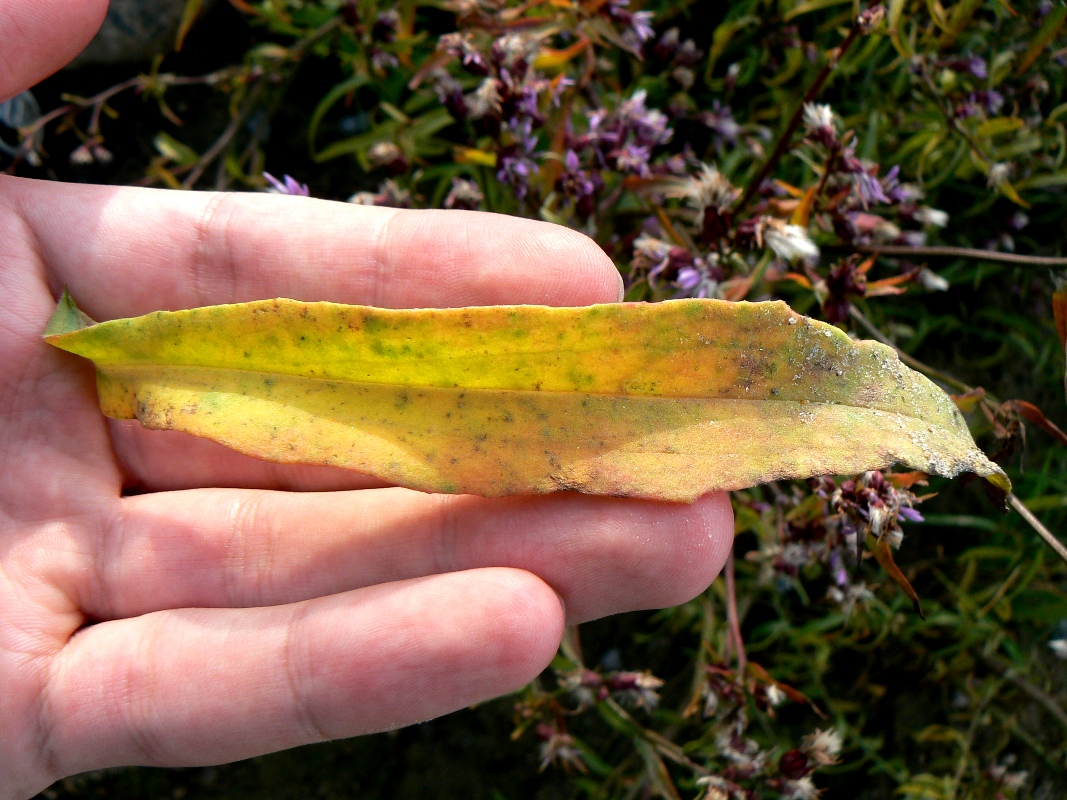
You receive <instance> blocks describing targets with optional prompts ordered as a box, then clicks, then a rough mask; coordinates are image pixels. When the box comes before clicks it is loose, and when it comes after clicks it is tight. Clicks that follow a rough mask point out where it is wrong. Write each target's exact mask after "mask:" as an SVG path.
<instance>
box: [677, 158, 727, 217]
mask: <svg viewBox="0 0 1067 800" xmlns="http://www.w3.org/2000/svg"><path fill="white" fill-rule="evenodd" d="M740 193H741V192H740V190H739V189H738V188H737V187H736V186H734V185H733V184H732V183H730V181H729V180H728V179H727V178H726V176H725V175H723V174H722V173H721V172H719V169H718V167H716V166H715V165H714V164H701V165H700V172H699V173H698V174H697V175H694V176H693V177H692V178H691V179H690V181H689V185H688V186H686V188H685V194H684V197H685V200H686V202H687V203H688V204H689V205H690V206H692V207H693V208H696V209H700V210H701V211H703V210H704V209H706V208H712V209H714V210H715V211H717V212H719V213H720V214H722V213H723V212H725V211H729V210H730V207H731V206H732V205H733V204H734V202H735V201H736V200H737V197H738V195H740Z"/></svg>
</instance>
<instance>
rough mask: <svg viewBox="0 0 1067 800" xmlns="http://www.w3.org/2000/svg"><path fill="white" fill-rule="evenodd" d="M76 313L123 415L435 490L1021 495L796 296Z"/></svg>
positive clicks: (62, 316) (912, 384) (102, 388)
mask: <svg viewBox="0 0 1067 800" xmlns="http://www.w3.org/2000/svg"><path fill="white" fill-rule="evenodd" d="M75 311H76V309H75V308H74V306H73V303H70V302H69V300H64V301H63V302H61V303H60V308H59V309H58V310H57V312H56V316H55V317H54V318H53V321H52V323H50V325H49V328H48V334H47V336H46V338H47V340H48V341H49V342H50V343H51V344H53V345H55V346H57V347H60V348H62V349H64V350H69V351H71V352H73V353H77V354H79V355H82V356H85V357H86V358H90V359H92V360H93V361H94V362H96V365H97V385H98V390H99V394H100V403H101V408H102V409H103V411H104V413H105V414H107V415H108V416H110V417H115V418H119V419H138V420H140V421H141V423H142V424H143V425H145V427H148V428H156V429H168V430H179V431H185V432H188V433H192V434H195V435H197V436H204V437H207V438H209V439H214V440H215V441H218V442H222V443H223V444H225V445H228V446H230V447H232V448H234V449H236V450H239V451H241V452H244V453H248V454H251V455H253V456H257V457H260V458H265V459H270V460H273V461H280V462H288V463H308V464H332V465H337V466H342V467H347V468H351V469H357V470H360V471H362V472H365V473H369V474H372V475H375V476H378V477H380V478H382V479H384V480H387V481H391V482H394V483H398V484H401V485H404V486H409V487H412V488H417V489H423V490H426V491H436V492H461V493H471V494H480V495H485V496H499V495H505V494H520V493H542V492H551V491H556V490H561V489H571V490H577V491H582V492H588V493H593V494H613V495H624V496H633V497H645V498H655V499H662V500H682V501H692V500H694V499H695V498H697V497H699V496H700V495H702V494H704V493H706V492H709V491H712V490H718V489H738V488H742V487H745V486H751V485H753V484H757V483H760V482H763V481H768V480H775V479H782V478H799V477H807V476H812V475H824V474H843V473H856V472H862V471H864V470H869V469H881V468H884V467H888V466H889V465H891V464H893V463H894V462H898V461H899V462H903V463H904V464H906V465H907V466H908V467H910V468H912V469H917V470H922V471H923V472H930V473H938V474H941V475H947V476H954V475H957V474H959V473H961V472H974V473H977V474H979V475H981V476H984V477H986V478H988V479H989V480H990V481H992V482H993V483H995V484H996V485H997V486H999V487H1001V488H1002V489H1003V490H1004V491H1007V490H1008V488H1009V487H1010V484H1009V482H1008V480H1007V477H1006V476H1005V475H1004V473H1003V472H1002V471H1001V470H1000V468H999V467H997V466H996V465H995V464H993V463H992V462H990V461H989V460H988V459H987V458H986V457H985V456H984V455H983V454H982V453H981V452H980V451H979V450H978V449H977V448H976V447H975V445H974V442H973V440H972V439H971V435H970V433H969V431H968V430H967V426H966V423H965V422H964V420H963V417H962V416H961V415H960V413H959V411H958V410H957V408H956V406H955V405H953V403H952V400H951V399H949V397H948V395H946V394H945V393H944V392H942V391H941V390H940V389H939V388H938V387H937V386H935V385H934V384H933V383H931V382H930V381H929V380H927V379H926V378H925V377H923V376H921V375H919V374H918V373H916V372H913V371H911V370H909V369H907V368H906V367H904V366H903V365H902V364H901V363H900V361H899V360H898V358H897V356H896V353H895V352H894V351H893V350H892V349H891V348H888V347H886V346H884V345H881V344H878V343H876V342H855V341H852V340H851V339H850V338H849V337H848V336H847V335H845V333H844V332H843V331H841V330H839V329H837V328H834V327H832V326H830V325H827V324H825V323H821V322H817V321H814V320H811V319H808V318H806V317H803V316H801V315H799V314H796V313H795V312H793V311H792V310H791V309H790V308H789V307H788V306H787V305H786V304H785V303H782V302H769V303H729V302H724V301H720V300H678V301H672V302H667V303H659V304H643V303H625V304H618V305H597V306H589V307H585V308H547V307H544V306H491V307H483V308H459V309H423V310H403V311H395V310H386V309H377V308H367V307H363V306H344V305H337V304H334V303H302V302H297V301H294V300H266V301H259V302H254V303H243V304H238V305H224V306H211V307H207V308H197V309H190V310H187V311H175V312H157V313H154V314H148V315H147V316H144V317H137V318H134V319H122V320H114V321H111V322H103V323H100V324H88V322H87V320H86V318H84V316H78V314H76V313H75ZM79 313H80V312H79Z"/></svg>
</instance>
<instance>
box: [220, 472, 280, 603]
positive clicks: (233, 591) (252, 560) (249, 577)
mask: <svg viewBox="0 0 1067 800" xmlns="http://www.w3.org/2000/svg"><path fill="white" fill-rule="evenodd" d="M264 499H265V495H264V494H263V493H261V492H241V493H240V494H239V495H238V496H237V498H236V499H235V500H234V502H233V509H232V510H231V511H230V514H229V521H230V522H229V534H230V535H229V537H228V539H227V544H226V560H227V563H226V564H225V565H224V566H223V569H222V573H223V576H224V577H223V581H224V583H225V589H224V591H225V594H226V599H227V602H226V605H227V606H228V607H229V608H240V607H241V606H249V605H257V606H258V605H272V603H270V602H264V601H267V600H269V599H270V592H269V591H268V590H266V589H265V587H264V584H265V582H266V581H265V580H264V576H269V575H270V574H271V573H272V571H273V570H274V544H273V539H272V538H271V537H270V536H269V535H268V537H267V540H266V541H265V542H264V543H263V546H262V547H255V546H254V544H253V543H254V542H257V541H259V540H260V539H261V538H262V537H261V536H260V535H259V534H260V533H262V532H261V531H259V530H258V527H259V519H260V510H261V505H262V503H263V501H264ZM235 562H236V564H235ZM249 585H251V587H252V589H251V591H249V589H248V586H249Z"/></svg>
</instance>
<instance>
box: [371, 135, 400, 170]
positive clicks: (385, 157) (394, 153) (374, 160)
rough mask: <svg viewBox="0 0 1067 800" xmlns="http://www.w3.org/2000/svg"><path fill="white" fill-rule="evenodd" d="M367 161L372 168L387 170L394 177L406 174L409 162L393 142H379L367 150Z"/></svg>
mask: <svg viewBox="0 0 1067 800" xmlns="http://www.w3.org/2000/svg"><path fill="white" fill-rule="evenodd" d="M367 161H368V162H369V163H370V165H371V167H372V168H375V169H386V170H388V171H389V172H390V173H392V174H393V175H399V174H400V173H402V172H406V171H407V168H408V160H407V159H406V158H404V153H403V152H402V151H401V149H400V148H399V147H397V146H396V145H395V144H393V143H392V142H378V143H377V144H374V145H372V146H371V147H370V149H368V150H367Z"/></svg>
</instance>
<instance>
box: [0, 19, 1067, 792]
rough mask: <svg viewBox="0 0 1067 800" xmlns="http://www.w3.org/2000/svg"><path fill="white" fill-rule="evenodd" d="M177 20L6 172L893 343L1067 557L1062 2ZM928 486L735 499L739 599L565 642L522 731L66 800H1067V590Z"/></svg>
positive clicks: (185, 775)
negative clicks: (724, 305)
mask: <svg viewBox="0 0 1067 800" xmlns="http://www.w3.org/2000/svg"><path fill="white" fill-rule="evenodd" d="M184 11H185V16H184V17H183V19H182V26H181V31H180V32H179V34H178V37H177V38H178V39H179V40H180V49H178V48H177V47H176V45H175V41H174V39H171V40H169V44H168V45H167V46H166V47H165V48H163V49H162V50H161V52H159V53H158V55H157V56H156V58H155V59H154V60H152V61H142V62H137V63H133V64H119V65H111V66H108V65H99V64H96V65H92V64H90V65H84V64H83V65H81V66H77V67H75V68H73V69H70V70H67V71H64V72H61V73H59V74H58V75H56V76H54V77H52V78H50V79H48V80H47V81H45V82H44V83H42V84H41V85H40V86H38V87H35V88H34V89H33V90H32V94H31V95H23V96H21V97H20V98H17V99H16V100H15V101H12V102H8V103H5V104H3V105H2V106H0V123H2V124H3V126H4V127H0V139H2V140H3V142H4V144H3V145H2V146H0V149H2V150H3V153H4V154H3V155H0V159H2V161H0V167H3V168H6V169H7V170H8V171H9V172H14V173H16V174H21V175H29V176H37V177H47V178H51V179H58V180H69V181H92V182H111V183H127V184H141V185H153V186H169V187H172V188H176V189H178V188H192V187H196V188H218V189H230V190H246V191H265V190H274V191H279V190H280V191H287V192H290V193H298V194H300V193H310V194H312V195H314V196H317V197H325V198H331V199H336V200H342V201H344V200H350V201H352V202H361V203H373V204H379V205H395V206H407V207H440V206H446V207H461V208H481V209H485V210H489V211H496V212H503V213H510V214H523V215H528V216H534V217H540V218H543V219H547V220H550V221H553V222H558V223H560V224H565V225H570V226H572V227H575V228H578V229H580V230H582V231H584V232H586V233H588V234H589V235H591V236H592V237H594V238H595V239H596V240H597V241H598V242H599V243H600V244H601V245H602V246H603V247H604V249H605V250H606V251H607V252H608V253H609V255H611V256H612V257H613V258H614V259H615V261H616V263H617V264H618V266H619V269H620V270H621V271H622V273H623V275H624V277H625V278H626V280H627V285H628V287H629V294H628V297H629V299H635V300H637V299H642V300H661V299H665V298H669V297H680V296H712V297H722V298H726V299H730V300H740V299H749V300H754V299H766V298H771V297H780V298H783V299H786V300H787V301H789V302H790V303H791V304H792V305H793V307H794V308H796V309H797V310H799V311H802V312H804V313H808V314H812V315H814V316H818V317H821V318H824V319H827V320H829V321H831V322H834V323H836V324H839V325H841V326H842V327H844V328H845V329H847V330H848V331H850V332H854V333H855V334H856V335H858V336H861V337H865V338H870V337H878V338H882V339H883V340H885V341H887V342H889V343H891V344H893V345H894V346H895V347H897V348H899V350H900V351H901V352H902V353H903V354H904V357H905V358H907V359H910V362H909V363H911V364H912V365H913V366H915V367H916V368H918V369H920V370H921V371H924V372H925V373H926V374H927V375H929V376H930V377H932V378H933V379H935V380H936V381H938V382H939V383H941V385H943V386H944V387H945V388H946V389H947V390H949V391H951V392H953V393H954V394H955V395H956V396H957V398H958V404H959V405H960V407H961V409H962V410H964V411H965V412H966V413H967V416H968V419H969V421H970V422H971V424H972V428H973V431H974V433H975V435H976V437H977V439H978V441H979V443H980V445H982V446H983V447H984V449H985V450H986V452H987V453H989V454H990V455H991V456H992V457H994V458H995V459H996V460H998V461H999V462H1000V463H1001V464H1002V466H1003V467H1004V468H1005V469H1006V470H1007V471H1008V472H1009V474H1010V475H1011V478H1012V481H1013V482H1014V484H1015V493H1016V495H1017V498H1018V505H1020V506H1024V507H1025V508H1027V509H1029V510H1031V511H1032V512H1033V513H1034V514H1036V516H1037V517H1038V518H1039V519H1040V520H1041V521H1042V522H1043V523H1044V525H1045V526H1047V527H1048V528H1050V529H1051V530H1053V531H1056V530H1058V529H1060V528H1062V527H1063V524H1064V522H1065V520H1067V514H1065V511H1067V470H1065V467H1067V449H1065V447H1064V444H1065V443H1067V437H1065V436H1064V435H1063V434H1062V433H1061V432H1059V429H1058V428H1056V427H1055V424H1054V423H1055V422H1056V421H1059V422H1061V423H1062V422H1063V421H1064V417H1065V414H1064V401H1065V397H1064V361H1065V358H1064V356H1065V351H1064V340H1063V335H1064V333H1065V327H1067V322H1065V321H1064V320H1065V319H1067V317H1065V315H1064V313H1063V310H1064V309H1065V308H1067V295H1065V294H1064V293H1062V292H1057V290H1058V289H1059V288H1060V277H1059V276H1060V273H1059V272H1057V270H1063V269H1065V268H1067V262H1065V261H1064V259H1063V258H1062V257H1061V256H1062V255H1063V251H1064V247H1065V244H1067V239H1065V235H1064V219H1065V215H1067V164H1065V157H1067V102H1065V99H1067V98H1065V93H1064V83H1065V65H1067V27H1065V25H1064V23H1065V21H1067V7H1065V6H1064V4H1063V2H1062V0H1041V1H1040V2H1021V0H956V2H955V3H949V2H946V3H943V2H941V0H890V2H888V3H887V4H886V5H884V6H882V5H871V6H868V5H866V4H864V3H856V2H853V1H852V0H735V1H734V2H730V3H723V2H710V0H695V1H693V2H689V1H688V0H673V1H670V2H668V1H667V0H647V2H645V3H644V4H640V2H639V0H633V4H632V5H630V4H628V3H627V0H523V2H519V1H518V0H399V2H389V1H388V0H383V1H382V2H378V0H229V1H228V2H225V1H222V2H218V3H215V4H210V3H207V4H202V3H201V2H199V0H189V2H187V3H186V4H185V7H184ZM805 103H808V104H809V106H808V107H807V110H806V112H805V109H804V104H805ZM822 104H825V106H824V105H822ZM42 111H43V113H42ZM265 172H266V173H270V175H271V176H272V177H275V178H276V180H273V181H271V180H270V179H268V178H267V177H265V174H264V173H265ZM284 176H291V177H290V178H289V179H288V180H286V178H285V177H284ZM944 247H957V248H969V250H965V251H946V250H944V249H943V248H944ZM816 248H817V249H818V251H819V255H818V256H816V255H815V252H816ZM893 248H896V249H895V250H893ZM1012 254H1014V255H1015V256H1017V258H1016V259H1015V260H1014V261H1011V260H1005V259H1006V258H1007V259H1010V258H1011V256H1012ZM1056 257H1061V258H1059V261H1058V262H1057V261H1056V260H1055V259H1056ZM531 268H536V265H532V267H531ZM1057 306H1058V308H1059V310H1060V311H1059V317H1058V318H1059V320H1060V322H1059V335H1057V321H1056V320H1057V316H1056V315H1055V314H1054V307H1057ZM1015 401H1021V402H1015ZM921 479H922V476H920V475H914V474H905V475H895V476H894V475H881V474H877V473H876V474H868V475H864V476H838V477H837V478H836V479H835V478H827V479H822V480H816V481H811V482H808V483H796V484H787V483H782V484H775V485H770V486H765V487H760V488H757V489H753V490H751V491H748V492H738V493H735V496H734V502H735V508H736V511H737V519H738V523H737V534H738V535H737V540H736V547H735V556H734V558H733V560H732V561H731V563H730V564H729V566H728V569H727V575H726V578H725V579H721V580H719V581H717V582H716V583H715V584H714V585H713V586H712V587H711V588H709V590H708V591H707V592H706V593H705V594H704V595H703V596H702V597H700V598H697V599H695V600H693V601H692V602H690V603H688V604H686V605H684V606H680V607H677V608H673V609H668V610H665V611H661V612H655V613H640V614H628V615H623V616H620V617H616V618H612V619H607V620H603V621H600V622H597V623H592V624H587V625H583V626H581V629H580V630H575V631H571V632H569V634H568V639H567V641H566V642H565V645H564V647H563V648H562V650H561V652H560V654H559V656H558V658H557V660H556V662H555V663H554V664H553V667H552V668H551V669H550V670H548V671H546V673H545V674H544V675H543V676H542V677H541V678H540V679H539V680H538V681H537V682H535V683H534V684H532V685H531V686H529V687H527V688H526V689H525V690H524V691H523V692H521V693H519V694H517V695H515V696H512V697H507V698H503V699H500V700H498V701H494V702H491V703H486V704H484V705H482V706H480V707H478V708H475V709H471V710H468V711H465V712H461V713H457V714H454V715H452V716H450V717H447V718H444V719H440V720H436V721H433V722H430V723H426V724H424V725H420V726H416V727H413V728H408V729H405V730H401V731H397V732H393V733H389V734H382V735H378V736H370V737H365V738H362V739H356V740H350V741H342V742H335V743H330V744H323V745H317V746H312V747H307V748H303V749H300V750H297V751H291V752H286V753H280V754H275V755H271V756H265V757H262V758H257V759H252V760H249V761H246V762H242V763H238V764H233V765H227V766H221V767H211V768H207V769H188V770H153V769H125V770H113V771H105V772H101V773H92V774H87V775H82V776H77V777H74V778H70V779H68V780H66V781H63V782H61V783H60V784H57V785H56V786H55V787H53V788H52V789H50V790H49V791H47V792H45V793H44V795H43V796H45V797H47V798H50V800H59V799H60V798H62V799H64V800H65V799H66V798H87V797H108V798H182V797H186V798H205V799H207V798H219V800H222V799H224V798H225V799H227V800H229V799H230V798H232V799H233V800H237V799H238V798H252V797H257V798H259V797H271V798H279V799H280V798H305V797H322V798H348V797H360V798H376V797H382V798H385V797H390V798H391V797H401V798H415V797H420V798H421V797H438V798H465V799H467V798H472V799H473V798H487V799H488V798H492V799H493V800H499V799H503V798H546V799H547V798H571V797H575V798H650V797H663V798H671V799H673V798H696V797H701V798H709V800H726V798H778V797H781V798H787V799H788V798H798V799H801V800H802V799H803V798H811V797H815V796H817V793H818V791H819V790H822V792H823V794H822V796H823V797H825V798H863V799H864V800H867V799H873V798H890V797H899V798H904V799H905V800H920V798H921V799H923V800H926V799H927V798H929V799H930V800H942V799H944V800H948V798H958V799H959V800H964V798H967V799H970V800H994V799H997V800H1000V799H1001V798H1023V797H1033V798H1042V799H1044V800H1052V799H1053V798H1062V797H1064V796H1067V773H1065V767H1067V711H1065V707H1067V681H1065V679H1067V660H1065V659H1067V566H1065V565H1064V563H1063V562H1062V561H1060V560H1059V559H1058V558H1057V557H1056V555H1055V554H1054V553H1053V552H1052V550H1050V549H1049V547H1048V546H1047V545H1046V544H1044V543H1043V542H1042V541H1041V540H1040V538H1039V537H1038V536H1037V534H1036V533H1035V531H1034V529H1033V528H1032V527H1031V525H1030V524H1028V523H1027V522H1026V521H1024V519H1023V518H1022V517H1021V516H1020V515H1019V513H1016V511H1012V512H1010V513H1006V512H1005V511H1004V510H1003V508H1004V502H1003V498H996V497H992V498H991V497H988V496H987V492H986V491H984V490H983V487H982V486H981V485H979V482H978V481H967V480H965V479H964V480H957V481H945V480H941V479H936V478H931V479H929V481H928V484H927V483H924V482H923V481H922V480H921ZM920 503H921V510H918V509H917V508H916V507H917V506H919V504H920ZM893 548H898V549H895V552H894V549H893ZM858 550H864V553H863V556H862V557H861V558H860V559H859V560H857V558H856V553H857V551H858ZM894 558H895V564H896V565H899V569H896V567H895V566H894ZM909 593H913V594H914V595H915V596H916V598H917V599H918V601H919V602H920V603H921V607H922V610H923V612H924V615H925V619H924V618H922V617H920V615H919V614H918V613H917V612H916V610H914V604H913V600H912V599H910V598H909V596H908V595H909Z"/></svg>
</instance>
